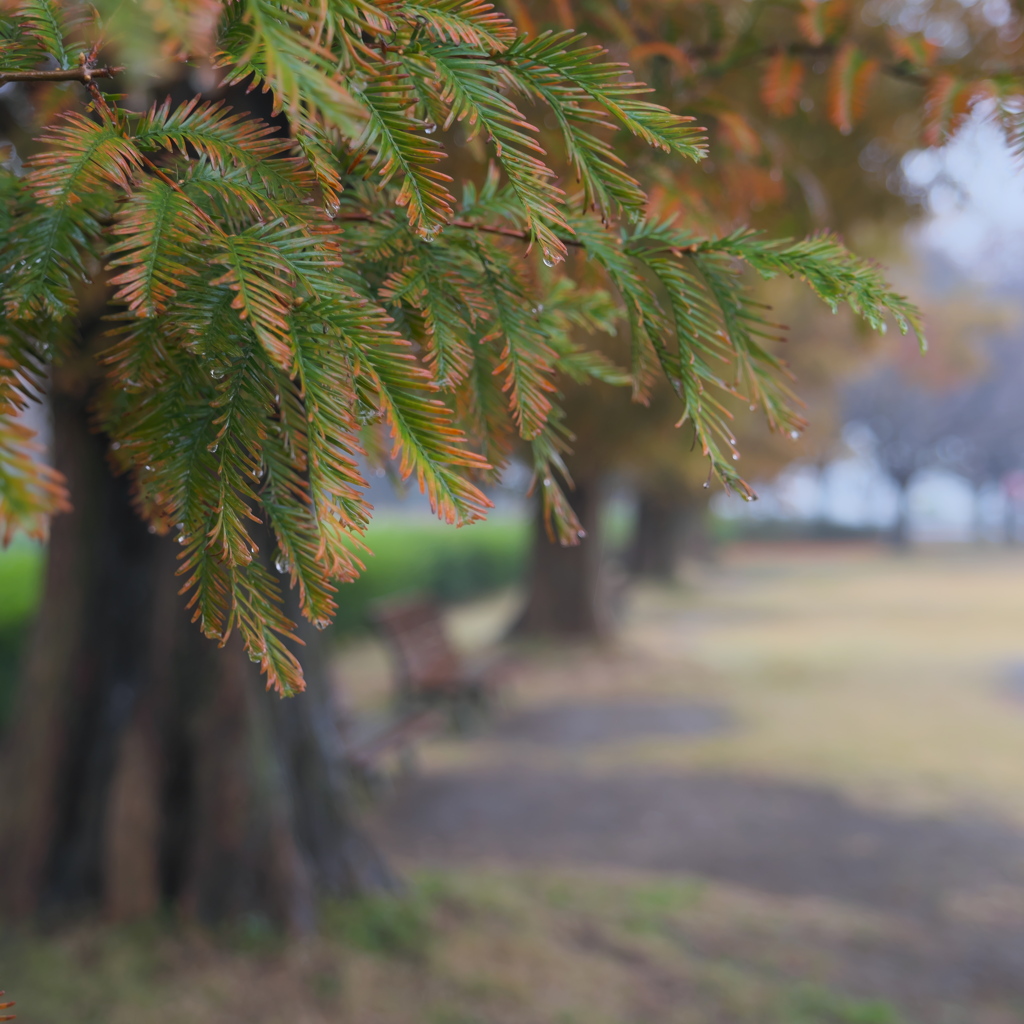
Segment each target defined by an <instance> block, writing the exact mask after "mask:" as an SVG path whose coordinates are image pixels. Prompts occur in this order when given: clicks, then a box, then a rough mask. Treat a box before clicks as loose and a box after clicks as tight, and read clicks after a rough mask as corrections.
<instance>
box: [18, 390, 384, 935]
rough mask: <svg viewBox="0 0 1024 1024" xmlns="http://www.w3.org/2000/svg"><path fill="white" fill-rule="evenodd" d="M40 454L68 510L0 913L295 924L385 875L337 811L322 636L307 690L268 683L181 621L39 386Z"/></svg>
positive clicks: (90, 444)
mask: <svg viewBox="0 0 1024 1024" xmlns="http://www.w3.org/2000/svg"><path fill="white" fill-rule="evenodd" d="M54 446H55V461H56V464H57V467H58V468H59V469H60V470H61V471H62V472H63V473H65V475H66V476H67V477H68V480H69V482H70V488H71V493H72V499H73V502H74V512H72V513H71V514H69V515H66V516H61V517H59V518H57V519H56V520H55V521H54V523H53V530H52V536H51V542H50V546H49V557H48V565H47V571H46V579H45V586H44V597H43V602H42V608H41V612H40V615H39V618H38V621H37V623H36V626H35V632H34V635H33V637H32V639H31V641H30V647H29V653H28V657H27V660H26V668H25V674H24V679H23V685H22V686H21V689H20V693H19V696H18V704H17V708H16V711H15V715H14V718H13V720H12V722H11V728H10V730H9V733H8V740H7V743H6V747H5V749H4V750H3V762H2V765H0V913H4V914H7V915H10V916H12V917H21V918H25V917H30V916H37V917H39V916H41V917H43V918H49V919H54V920H60V919H64V918H66V917H68V916H69V915H76V914H80V913H94V912H96V911H98V910H102V911H103V912H105V913H106V914H107V915H108V916H110V917H112V918H115V919H122V920H123V919H128V918H135V917H140V916H146V915H149V914H152V913H153V912H154V911H156V910H157V909H159V908H171V909H172V910H175V911H177V912H178V913H180V914H182V915H185V916H188V917H191V918H194V919H197V920H200V921H203V922H209V923H215V922H225V921H230V920H233V919H238V918H241V917H251V916H253V915H256V916H259V917H262V918H264V919H266V920H268V921H269V922H271V923H273V924H275V925H277V926H280V927H283V928H287V929H290V930H293V931H302V930H306V929H308V928H309V927H310V926H311V925H312V923H313V919H314V912H315V905H316V899H317V897H318V896H319V895H320V894H322V893H334V894H346V893H352V892H354V891H357V890H360V889H365V888H368V887H374V886H389V885H391V884H393V879H392V876H391V875H390V873H389V872H388V870H387V867H386V865H384V863H383V862H382V861H381V860H380V858H379V857H378V856H377V855H376V853H375V851H374V850H373V849H372V847H370V846H369V844H368V843H367V842H366V840H365V839H364V838H363V837H362V835H361V833H360V832H359V830H358V827H357V825H356V824H355V822H354V821H353V819H352V815H351V809H350V800H349V796H348V793H347V789H346V777H345V773H344V770H343V764H342V750H341V747H340V742H341V740H340V734H339V733H338V731H337V730H336V729H335V728H334V725H335V716H334V713H333V710H332V706H331V692H330V688H329V686H328V683H327V678H326V673H325V671H324V666H323V664H322V663H321V661H322V650H321V648H322V644H320V643H318V638H319V634H317V633H316V632H315V631H314V632H313V635H312V636H311V637H310V638H309V639H310V641H311V643H310V646H309V647H308V648H307V656H306V658H305V661H306V670H307V680H308V685H309V689H308V691H307V693H306V694H305V695H303V696H301V697H298V698H295V699H293V700H290V701H281V700H280V699H279V698H277V697H276V696H274V695H272V694H268V693H266V692H265V691H264V689H263V685H262V683H261V681H260V679H259V676H258V672H257V671H256V667H255V666H254V665H252V664H251V663H250V661H249V660H248V658H247V657H246V656H245V654H244V652H243V650H242V648H241V646H240V645H238V644H235V643H228V645H227V646H226V647H224V648H219V647H218V646H217V645H216V644H215V643H213V642H212V641H209V640H206V639H205V638H203V637H202V636H200V635H199V633H198V630H197V629H196V627H195V626H194V625H192V624H191V623H190V622H189V621H188V616H187V614H186V612H185V610H184V607H183V599H181V598H180V597H179V596H178V595H177V593H176V591H177V586H178V581H177V579H176V577H175V576H174V565H175V558H174V550H173V548H174V546H173V544H172V543H171V542H170V541H169V540H167V539H164V538H159V537H156V536H153V535H152V534H150V533H149V532H148V531H147V529H146V527H145V526H144V525H143V524H142V523H141V522H140V520H139V519H138V518H137V517H136V515H135V514H134V512H133V510H132V509H131V507H130V504H129V500H128V491H127V486H126V484H125V482H124V481H123V480H119V479H116V478H114V477H113V476H112V475H111V474H110V472H109V470H108V467H107V464H106V460H105V458H104V453H103V441H102V439H101V438H99V437H97V436H95V435H94V434H93V433H91V432H90V431H89V429H88V417H87V411H86V402H85V399H84V398H83V397H80V396H76V395H74V394H60V393H58V394H57V395H55V397H54Z"/></svg>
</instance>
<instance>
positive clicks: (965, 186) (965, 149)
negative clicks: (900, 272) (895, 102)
mask: <svg viewBox="0 0 1024 1024" xmlns="http://www.w3.org/2000/svg"><path fill="white" fill-rule="evenodd" d="M903 171H904V174H905V175H906V177H907V180H908V181H909V182H910V184H911V185H912V186H915V187H917V188H919V189H921V190H922V191H924V192H925V193H926V195H927V200H926V203H927V208H928V210H929V216H928V217H927V218H926V219H925V221H924V222H923V223H922V224H921V225H919V226H918V227H916V228H915V229H914V234H915V235H916V237H917V238H918V240H919V241H920V242H921V243H922V244H923V245H925V246H926V247H928V248H932V249H934V250H936V251H938V252H939V253H941V254H942V255H944V256H945V257H947V258H948V259H949V260H950V261H951V262H952V263H953V264H954V265H955V266H956V267H957V268H958V269H960V270H961V271H962V272H964V273H965V274H967V275H968V276H970V277H973V278H975V279H977V280H979V281H985V282H988V283H991V284H993V285H997V286H1012V285H1024V167H1022V163H1021V161H1020V159H1019V158H1017V157H1015V156H1014V154H1013V153H1012V152H1011V150H1010V148H1009V146H1008V145H1007V143H1006V140H1005V138H1004V136H1003V134H1002V132H1001V131H1000V130H999V129H998V128H996V127H995V126H994V125H993V124H992V123H991V122H990V121H988V120H986V119H985V118H984V117H982V116H977V117H975V118H973V119H972V120H971V121H969V122H968V123H967V124H966V125H965V126H964V127H963V128H962V129H961V130H960V132H958V134H957V136H956V138H954V139H953V140H952V142H950V143H949V144H948V145H947V146H945V147H944V148H943V149H941V150H917V151H916V152H913V153H910V154H908V155H907V156H906V157H905V158H904V160H903Z"/></svg>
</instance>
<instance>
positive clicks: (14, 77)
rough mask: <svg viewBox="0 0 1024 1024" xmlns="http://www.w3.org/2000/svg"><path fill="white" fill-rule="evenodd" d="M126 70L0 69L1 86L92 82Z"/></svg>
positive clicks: (83, 66) (82, 68)
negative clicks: (18, 83)
mask: <svg viewBox="0 0 1024 1024" xmlns="http://www.w3.org/2000/svg"><path fill="white" fill-rule="evenodd" d="M122 71H124V68H115V67H110V66H104V67H99V68H91V67H89V66H88V65H86V64H82V65H80V66H79V67H77V68H57V69H56V70H54V71H4V70H2V69H0V85H6V84H7V83H8V82H86V83H88V82H91V81H92V79H94V78H113V77H114V76H115V75H117V74H120V73H121V72H122Z"/></svg>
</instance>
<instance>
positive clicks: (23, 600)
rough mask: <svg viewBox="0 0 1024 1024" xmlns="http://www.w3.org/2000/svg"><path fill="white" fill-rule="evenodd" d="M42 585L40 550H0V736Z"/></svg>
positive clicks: (23, 545)
mask: <svg viewBox="0 0 1024 1024" xmlns="http://www.w3.org/2000/svg"><path fill="white" fill-rule="evenodd" d="M42 582H43V549H42V548H41V547H40V546H39V545H38V544H32V543H27V542H23V541H22V542H15V543H14V544H12V545H11V546H10V547H9V548H7V549H5V550H0V733H2V732H3V729H4V726H5V724H6V722H7V719H8V718H9V717H10V713H11V704H12V702H13V700H14V684H15V682H16V681H17V677H18V668H19V665H20V663H21V652H22V650H23V648H24V643H25V636H26V630H27V627H28V623H29V620H30V619H31V617H32V613H33V612H34V611H35V608H36V605H37V604H38V602H39V593H40V590H41V588H42Z"/></svg>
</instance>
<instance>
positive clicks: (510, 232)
mask: <svg viewBox="0 0 1024 1024" xmlns="http://www.w3.org/2000/svg"><path fill="white" fill-rule="evenodd" d="M337 219H338V220H346V221H356V222H362V223H364V224H380V223H383V222H382V221H381V219H380V218H379V217H374V216H373V215H372V214H369V213H343V214H341V215H340V216H339V217H338V218H337ZM444 227H448V228H458V229H459V230H461V231H482V232H483V233H484V234H486V235H501V237H502V238H515V239H516V240H518V241H520V242H528V241H530V233H529V232H528V231H521V230H520V229H519V228H503V227H500V226H499V225H497V224H474V223H473V221H471V220H450V221H448V223H447V224H445V225H444ZM559 238H560V239H561V241H562V242H564V243H565V244H566V245H574V246H576V247H577V248H580V249H582V248H583V243H582V242H581V241H580V240H579V239H578V238H572V237H569V238H567V237H565V236H563V235H559Z"/></svg>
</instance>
